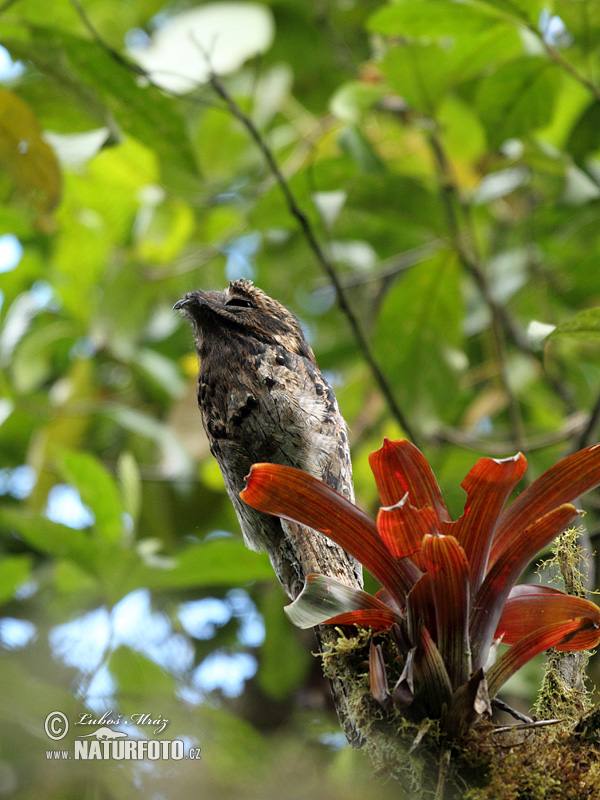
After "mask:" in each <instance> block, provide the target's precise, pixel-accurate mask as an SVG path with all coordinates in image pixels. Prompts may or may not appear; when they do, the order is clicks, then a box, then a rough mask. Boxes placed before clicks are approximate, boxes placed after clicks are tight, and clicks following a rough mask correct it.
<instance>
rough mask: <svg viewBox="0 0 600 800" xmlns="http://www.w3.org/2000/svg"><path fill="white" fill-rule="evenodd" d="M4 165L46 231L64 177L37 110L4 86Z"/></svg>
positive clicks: (0, 105)
mask: <svg viewBox="0 0 600 800" xmlns="http://www.w3.org/2000/svg"><path fill="white" fill-rule="evenodd" d="M0 165H1V166H2V168H3V170H4V172H5V173H6V174H7V175H9V176H10V178H11V180H12V181H13V182H14V184H15V186H16V187H17V189H18V191H19V193H20V194H21V196H22V197H23V199H24V200H25V201H26V202H27V203H30V204H31V205H32V206H33V207H34V208H35V209H36V210H37V212H38V217H37V223H38V225H39V226H40V227H41V228H42V229H45V230H49V229H50V226H51V224H52V223H51V220H50V215H51V214H52V212H53V211H54V209H55V208H56V206H57V205H58V203H59V201H60V195H61V188H62V178H61V173H60V168H59V166H58V162H57V160H56V156H55V155H54V152H53V150H52V148H50V147H49V146H48V145H47V144H46V142H45V141H44V140H43V139H42V136H41V130H40V127H39V124H38V122H37V120H36V118H35V115H34V113H33V111H32V110H31V109H30V108H29V106H27V104H26V103H25V102H23V100H21V99H20V98H19V97H17V96H16V95H15V94H13V93H12V92H9V91H8V90H7V89H4V88H2V87H0Z"/></svg>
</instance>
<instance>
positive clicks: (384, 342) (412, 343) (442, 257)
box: [374, 250, 464, 426]
mask: <svg viewBox="0 0 600 800" xmlns="http://www.w3.org/2000/svg"><path fill="white" fill-rule="evenodd" d="M463 306H464V299H463V292H462V276H461V271H460V268H459V265H458V263H457V261H456V259H455V257H454V256H453V255H452V254H451V253H448V252H447V251H445V250H443V251H439V252H437V253H436V254H435V255H434V256H432V257H430V258H428V259H427V260H426V261H423V262H421V263H420V264H419V265H418V266H416V267H414V268H413V269H411V270H410V271H409V272H406V273H404V274H403V276H402V278H401V280H398V281H397V283H396V284H395V285H394V287H393V289H391V290H390V291H389V292H388V293H387V295H386V297H385V300H384V302H383V305H382V307H381V311H380V313H379V317H378V319H377V327H376V331H375V336H374V341H375V344H376V348H377V353H378V354H379V356H380V362H381V363H385V371H386V375H387V376H388V380H390V382H391V383H392V385H393V388H394V390H395V391H396V393H397V397H398V399H399V401H400V403H401V405H402V407H403V408H404V409H405V412H406V413H409V414H410V417H411V418H412V419H413V421H414V420H415V419H416V420H419V421H420V422H421V424H425V425H429V426H431V425H432V420H436V421H437V419H436V417H437V415H439V414H442V415H444V419H453V418H454V415H455V413H456V408H455V405H454V398H455V397H458V396H459V395H460V390H459V389H458V381H459V376H460V373H461V371H462V369H463V368H464V367H463V366H462V364H463V363H464V359H463V357H462V350H461V348H462V346H463V337H464V333H463V329H462V309H463ZM390 343H393V346H391V345H390Z"/></svg>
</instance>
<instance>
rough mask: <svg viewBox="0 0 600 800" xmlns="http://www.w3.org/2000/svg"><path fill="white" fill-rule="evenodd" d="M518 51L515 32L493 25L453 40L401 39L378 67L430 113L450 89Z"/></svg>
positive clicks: (398, 89) (409, 100) (415, 105)
mask: <svg viewBox="0 0 600 800" xmlns="http://www.w3.org/2000/svg"><path fill="white" fill-rule="evenodd" d="M418 5H421V4H418ZM521 52H522V44H521V42H520V40H519V36H518V34H517V32H516V31H515V30H513V29H512V28H510V27H506V26H505V25H494V26H492V27H490V28H489V29H486V30H484V31H483V32H482V33H480V34H479V35H478V36H473V37H465V38H464V39H458V40H456V41H452V40H450V41H443V42H436V41H431V40H430V39H426V38H424V39H422V40H413V41H408V42H407V41H402V43H401V44H399V45H396V46H394V47H391V48H390V50H389V51H388V52H387V53H386V55H385V56H384V58H383V59H382V61H381V62H380V67H381V69H382V71H383V73H384V74H385V76H386V77H387V79H388V80H389V82H390V84H391V86H392V87H393V88H394V89H395V90H396V92H398V94H399V95H400V96H401V97H402V98H403V99H404V100H405V101H406V102H407V103H408V104H409V105H410V106H411V107H413V108H415V109H416V110H420V111H425V112H426V113H432V112H434V111H435V110H436V108H437V106H438V105H439V104H440V103H441V102H442V101H443V100H444V99H445V98H446V97H448V96H449V92H450V91H451V90H454V89H456V88H457V87H458V86H461V85H462V84H465V83H466V82H467V81H470V80H472V79H473V78H475V77H477V76H478V75H479V74H481V73H482V72H488V71H489V70H490V68H492V67H495V66H497V65H498V64H499V63H500V64H501V63H502V62H504V61H506V60H507V59H509V58H511V57H514V56H517V55H518V54H519V53H521Z"/></svg>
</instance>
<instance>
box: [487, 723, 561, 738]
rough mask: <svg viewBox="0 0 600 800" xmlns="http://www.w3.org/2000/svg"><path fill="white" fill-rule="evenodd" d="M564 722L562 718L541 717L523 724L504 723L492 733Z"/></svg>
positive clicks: (522, 729) (543, 726)
mask: <svg viewBox="0 0 600 800" xmlns="http://www.w3.org/2000/svg"><path fill="white" fill-rule="evenodd" d="M559 722H563V720H562V719H539V720H534V721H533V722H524V723H523V724H522V725H502V726H501V727H499V728H494V729H493V730H492V731H490V733H491V734H492V736H495V735H496V734H497V733H506V732H507V731H524V730H527V729H529V728H545V727H546V726H547V725H558V724H559Z"/></svg>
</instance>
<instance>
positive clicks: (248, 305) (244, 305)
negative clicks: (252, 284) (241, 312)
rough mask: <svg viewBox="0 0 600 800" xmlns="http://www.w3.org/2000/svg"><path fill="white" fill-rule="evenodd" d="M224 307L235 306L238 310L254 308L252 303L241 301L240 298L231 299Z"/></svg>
mask: <svg viewBox="0 0 600 800" xmlns="http://www.w3.org/2000/svg"><path fill="white" fill-rule="evenodd" d="M225 305H226V306H237V307H238V308H254V303H251V302H250V300H243V299H242V298H241V297H232V298H231V300H228V301H227V302H226V303H225Z"/></svg>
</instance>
